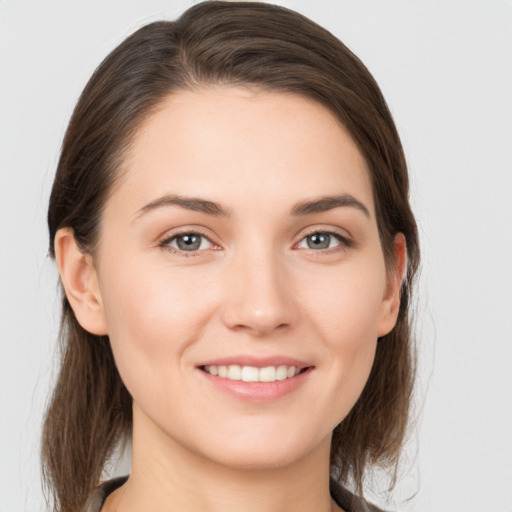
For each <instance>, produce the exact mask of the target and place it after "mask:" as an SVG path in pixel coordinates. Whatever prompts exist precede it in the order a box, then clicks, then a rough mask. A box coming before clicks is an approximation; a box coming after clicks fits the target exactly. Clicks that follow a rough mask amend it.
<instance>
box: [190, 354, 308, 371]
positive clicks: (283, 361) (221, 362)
mask: <svg viewBox="0 0 512 512" xmlns="http://www.w3.org/2000/svg"><path fill="white" fill-rule="evenodd" d="M235 364H236V365H239V366H253V367H256V368H265V367H267V366H282V365H285V366H295V367H298V368H300V369H301V370H302V369H303V368H307V367H309V366H313V365H312V364H310V363H308V362H306V361H301V360H300V359H296V358H294V357H288V356H279V355H276V356H267V357H255V356H249V355H240V356H229V357H219V358H216V359H209V360H208V361H204V362H202V363H200V364H198V365H197V366H198V367H201V366H231V365H235Z"/></svg>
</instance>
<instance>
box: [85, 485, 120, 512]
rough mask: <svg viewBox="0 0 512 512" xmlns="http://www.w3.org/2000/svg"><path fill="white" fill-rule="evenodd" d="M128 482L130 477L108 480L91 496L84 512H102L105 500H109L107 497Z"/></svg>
mask: <svg viewBox="0 0 512 512" xmlns="http://www.w3.org/2000/svg"><path fill="white" fill-rule="evenodd" d="M126 480H128V477H127V476H122V477H119V478H114V479H112V480H108V481H107V482H103V483H102V484H101V485H100V486H98V487H97V488H96V489H95V491H94V492H93V493H92V494H91V496H90V497H89V499H88V500H87V502H86V504H85V506H84V508H83V509H82V512H100V511H101V507H103V503H105V500H106V499H107V496H108V495H109V494H110V493H111V492H114V491H115V490H116V489H117V488H118V487H121V485H123V484H124V483H125V482H126Z"/></svg>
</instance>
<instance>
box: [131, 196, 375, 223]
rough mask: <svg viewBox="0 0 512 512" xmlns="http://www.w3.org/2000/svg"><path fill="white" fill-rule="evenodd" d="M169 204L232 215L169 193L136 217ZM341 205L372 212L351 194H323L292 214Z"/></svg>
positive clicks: (296, 207)
mask: <svg viewBox="0 0 512 512" xmlns="http://www.w3.org/2000/svg"><path fill="white" fill-rule="evenodd" d="M168 206H180V207H181V208H185V209H187V210H192V211H195V212H200V213H206V214H207V215H213V216H215V217H229V216H230V213H229V211H228V210H226V209H225V208H224V207H223V206H222V205H220V204H219V203H216V202H214V201H209V200H207V199H201V198H199V197H185V196H181V195H173V194H168V195H165V196H162V197H160V198H158V199H155V200H154V201H151V202H150V203H148V204H147V205H145V206H143V207H142V208H141V209H140V210H138V212H137V213H136V215H135V218H136V219H137V218H139V217H141V216H142V215H144V214H145V213H147V212H150V211H152V210H156V209H158V208H163V207H168ZM341 207H351V208H356V209H357V210H359V211H361V212H362V213H364V215H365V216H366V217H368V218H370V212H369V210H368V208H367V207H366V206H365V205H364V204H363V203H361V201H359V200H357V199H356V198H355V197H354V196H352V195H350V194H340V195H334V196H323V197H320V198H318V199H311V200H306V201H300V202H298V203H296V204H295V205H294V206H293V208H292V210H291V214H292V215H293V216H295V217H302V216H305V215H312V214H315V213H322V212H326V211H329V210H333V209H334V208H341Z"/></svg>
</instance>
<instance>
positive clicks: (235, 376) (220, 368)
mask: <svg viewBox="0 0 512 512" xmlns="http://www.w3.org/2000/svg"><path fill="white" fill-rule="evenodd" d="M201 369H202V370H203V371H205V372H207V373H209V374H210V375H213V376H215V377H221V378H223V379H229V380H241V381H243V382H275V381H280V380H286V379H290V378H292V377H295V376H296V375H298V374H299V373H300V372H301V369H300V368H299V367H298V366H287V365H279V366H265V367H264V368H257V367H255V366H240V365H237V364H231V365H208V366H202V367H201Z"/></svg>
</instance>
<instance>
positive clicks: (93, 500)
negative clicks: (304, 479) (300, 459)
mask: <svg viewBox="0 0 512 512" xmlns="http://www.w3.org/2000/svg"><path fill="white" fill-rule="evenodd" d="M126 480H128V477H127V476H123V477H120V478H114V479H113V480H109V481H108V482H104V483H103V484H101V485H100V486H99V487H98V488H97V489H96V490H95V491H94V493H93V494H92V495H91V497H90V498H89V500H88V501H87V503H86V505H85V508H84V510H83V512H101V507H102V506H103V504H104V503H105V500H106V499H107V496H108V495H109V494H110V493H111V492H114V491H115V490H116V489H117V488H118V487H121V485H123V484H124V483H125V482H126ZM330 491H331V496H332V498H333V499H334V501H335V502H336V503H337V504H338V506H340V507H341V508H342V509H343V510H344V511H345V512H384V511H382V510H381V509H380V508H377V507H375V506H373V505H371V504H370V503H368V502H367V501H366V500H363V499H362V498H358V497H357V496H354V495H353V494H352V493H351V492H350V491H348V490H347V489H345V488H344V487H342V486H341V485H340V484H338V483H337V482H335V481H334V480H332V479H331V481H330Z"/></svg>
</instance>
